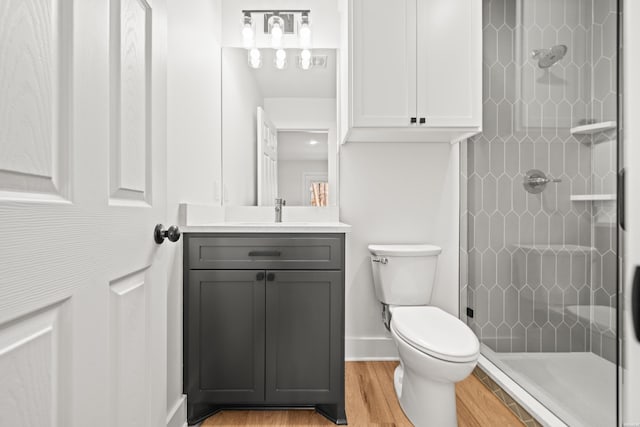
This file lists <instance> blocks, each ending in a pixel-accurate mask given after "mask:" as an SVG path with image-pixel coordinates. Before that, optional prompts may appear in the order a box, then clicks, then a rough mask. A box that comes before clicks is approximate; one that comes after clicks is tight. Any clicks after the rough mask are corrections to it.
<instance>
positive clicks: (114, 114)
mask: <svg viewBox="0 0 640 427" xmlns="http://www.w3.org/2000/svg"><path fill="white" fill-rule="evenodd" d="M150 18H151V7H150V6H149V4H148V3H147V2H146V1H145V0H112V2H111V40H110V44H111V46H110V50H111V52H110V54H111V75H110V78H111V121H112V123H111V129H112V133H111V141H110V143H111V153H110V156H111V162H110V171H109V172H110V173H109V176H110V183H109V184H110V189H111V195H110V196H111V198H112V199H111V200H110V203H118V202H123V201H126V200H132V201H138V202H146V203H148V202H149V201H150V197H151V194H150V190H151V166H152V158H151V150H150V148H151V146H150V142H151V141H150V130H151V128H150V119H151V117H150V114H149V107H150V104H149V101H150V98H149V97H148V94H149V91H150V83H151V63H150V61H149V55H150V53H151V50H150V49H151V36H152V34H151V26H150Z"/></svg>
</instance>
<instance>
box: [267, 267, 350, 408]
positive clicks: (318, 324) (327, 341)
mask: <svg viewBox="0 0 640 427" xmlns="http://www.w3.org/2000/svg"><path fill="white" fill-rule="evenodd" d="M270 275H272V276H270ZM267 277H268V278H269V277H273V280H272V281H270V280H269V279H267V287H266V289H267V290H266V304H267V325H266V326H267V343H266V385H265V389H266V401H267V402H268V403H299V404H304V403H309V404H317V403H329V402H336V401H338V399H339V390H338V387H339V375H340V372H341V370H340V363H341V362H342V357H341V351H342V350H341V345H342V343H341V337H342V333H341V324H340V321H339V319H341V313H342V304H343V297H342V273H341V272H338V271H268V272H267Z"/></svg>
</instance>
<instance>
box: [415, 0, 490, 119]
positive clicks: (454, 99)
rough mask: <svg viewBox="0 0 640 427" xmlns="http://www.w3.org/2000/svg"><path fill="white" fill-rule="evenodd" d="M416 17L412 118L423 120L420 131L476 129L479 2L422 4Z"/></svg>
mask: <svg viewBox="0 0 640 427" xmlns="http://www.w3.org/2000/svg"><path fill="white" fill-rule="evenodd" d="M417 12H418V23H419V25H418V28H417V35H418V37H417V38H418V46H417V52H418V76H417V89H418V101H417V104H418V112H417V113H418V117H425V118H426V123H425V124H424V125H422V126H430V127H447V126H481V125H482V93H481V90H482V28H481V27H482V19H481V1H480V0H429V1H421V2H418V6H417ZM443 34H444V35H445V36H444V37H443Z"/></svg>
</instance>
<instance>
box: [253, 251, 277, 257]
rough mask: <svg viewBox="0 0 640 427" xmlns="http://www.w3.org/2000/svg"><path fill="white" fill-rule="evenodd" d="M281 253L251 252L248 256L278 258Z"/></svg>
mask: <svg viewBox="0 0 640 427" xmlns="http://www.w3.org/2000/svg"><path fill="white" fill-rule="evenodd" d="M280 255H282V253H281V252H280V251H251V252H249V256H280Z"/></svg>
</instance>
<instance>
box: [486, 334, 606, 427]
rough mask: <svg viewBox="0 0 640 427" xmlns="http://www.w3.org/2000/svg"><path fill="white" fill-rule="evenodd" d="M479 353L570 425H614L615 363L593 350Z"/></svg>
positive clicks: (488, 351)
mask: <svg viewBox="0 0 640 427" xmlns="http://www.w3.org/2000/svg"><path fill="white" fill-rule="evenodd" d="M482 354H483V355H484V356H485V357H486V358H487V359H488V360H489V361H491V362H492V363H494V364H495V365H496V366H497V367H498V368H500V369H501V370H502V371H503V372H504V373H506V374H507V375H508V376H509V377H511V378H512V379H513V380H514V381H515V382H516V383H517V384H519V385H520V386H521V387H522V388H524V389H525V390H526V391H527V392H528V393H529V394H530V395H531V396H532V397H533V398H535V399H536V400H538V401H539V402H540V403H542V404H543V405H544V406H545V407H546V408H548V409H549V410H550V411H551V412H553V413H554V414H555V415H556V416H557V417H558V418H560V419H561V420H562V421H563V422H564V423H566V424H567V425H570V426H585V427H590V426H594V427H606V426H615V424H616V411H617V405H616V365H615V364H613V363H611V362H609V361H607V360H606V359H603V358H601V357H599V356H596V355H595V354H593V353H586V352H585V353H497V352H495V351H492V350H491V349H490V348H488V347H487V346H485V345H483V346H482ZM514 397H515V396H514Z"/></svg>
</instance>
